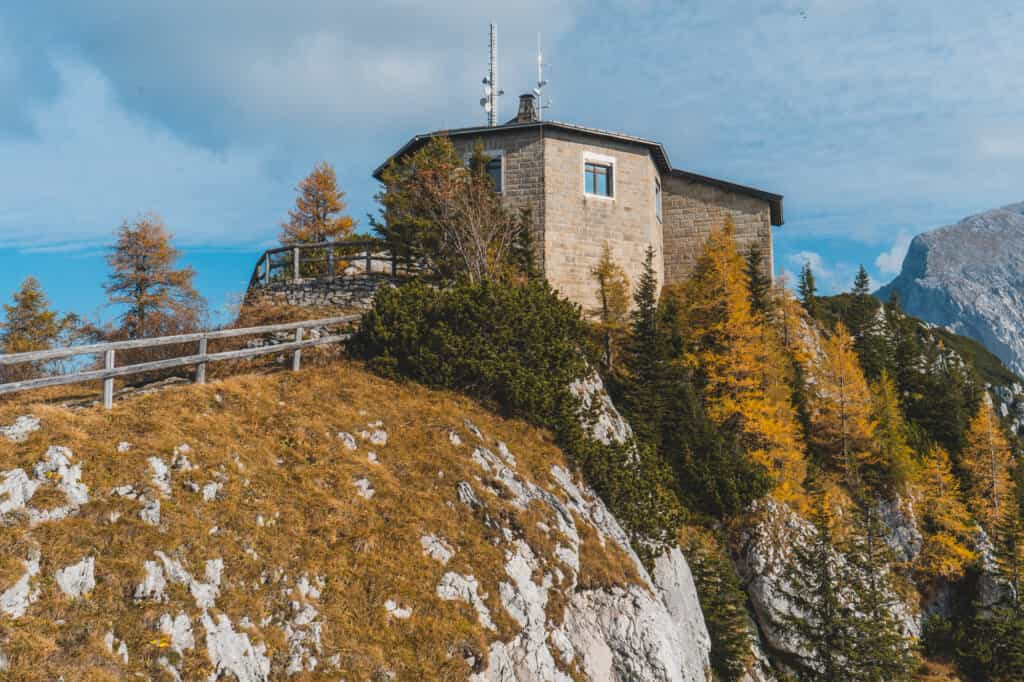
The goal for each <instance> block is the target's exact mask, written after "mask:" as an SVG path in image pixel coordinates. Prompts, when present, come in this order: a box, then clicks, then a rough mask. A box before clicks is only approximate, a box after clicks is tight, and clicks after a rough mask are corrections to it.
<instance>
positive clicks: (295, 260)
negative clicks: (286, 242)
mask: <svg viewBox="0 0 1024 682" xmlns="http://www.w3.org/2000/svg"><path fill="white" fill-rule="evenodd" d="M292 281H293V282H298V281H299V247H297V246H293V247H292Z"/></svg>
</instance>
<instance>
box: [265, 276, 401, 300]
mask: <svg viewBox="0 0 1024 682" xmlns="http://www.w3.org/2000/svg"><path fill="white" fill-rule="evenodd" d="M394 281H396V280H395V279H394V278H392V277H391V275H387V274H382V273H373V274H370V275H364V274H359V275H355V276H352V277H335V278H333V279H328V278H324V279H301V280H299V281H297V282H293V281H291V280H283V281H277V282H271V283H270V284H269V285H268V286H266V287H264V286H259V287H256V288H253V289H251V290H250V291H249V293H248V296H247V297H246V298H247V300H246V302H247V303H271V304H277V305H294V306H303V307H331V308H369V307H370V305H371V304H372V302H373V296H374V294H376V293H377V289H379V288H380V287H382V286H389V285H390V284H391V283H392V282H394Z"/></svg>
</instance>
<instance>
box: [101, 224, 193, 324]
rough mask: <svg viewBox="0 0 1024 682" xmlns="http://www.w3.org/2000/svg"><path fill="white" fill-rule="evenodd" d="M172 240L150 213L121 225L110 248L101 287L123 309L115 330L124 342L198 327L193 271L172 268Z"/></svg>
mask: <svg viewBox="0 0 1024 682" xmlns="http://www.w3.org/2000/svg"><path fill="white" fill-rule="evenodd" d="M171 239H172V235H171V234H170V233H169V232H167V230H166V229H165V228H164V223H163V220H162V219H161V218H160V217H159V216H157V215H155V214H150V215H145V216H142V217H140V218H139V219H137V220H136V221H135V222H134V223H128V221H125V222H124V223H122V224H121V227H120V228H119V229H118V231H117V233H116V242H115V243H114V245H113V246H111V247H110V253H109V255H108V256H107V264H108V265H109V266H110V274H109V276H108V277H107V283H106V284H105V285H104V289H106V292H107V296H108V298H109V299H110V302H111V303H112V304H114V305H119V306H123V308H124V312H122V313H121V315H120V316H119V319H120V322H121V326H120V331H121V333H122V334H123V335H124V336H126V337H127V338H129V339H136V338H142V337H145V336H159V335H161V334H172V333H178V332H183V331H191V330H194V329H196V328H197V327H198V326H199V321H200V315H201V313H202V308H203V299H202V297H201V296H200V295H199V293H198V292H197V291H196V290H195V288H194V287H193V285H192V280H193V279H194V278H195V274H196V273H195V271H194V270H193V269H192V268H190V267H185V268H176V265H177V262H178V259H179V258H180V257H181V252H180V251H178V250H177V249H175V248H174V247H173V246H172V245H171Z"/></svg>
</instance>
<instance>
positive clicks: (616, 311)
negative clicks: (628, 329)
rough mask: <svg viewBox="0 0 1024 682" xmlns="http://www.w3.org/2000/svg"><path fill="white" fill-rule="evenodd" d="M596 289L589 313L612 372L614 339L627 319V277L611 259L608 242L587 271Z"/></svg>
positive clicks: (605, 359) (605, 364) (606, 363)
mask: <svg viewBox="0 0 1024 682" xmlns="http://www.w3.org/2000/svg"><path fill="white" fill-rule="evenodd" d="M590 276H591V277H593V279H594V282H595V283H596V284H597V288H596V289H595V291H594V293H595V294H597V305H596V306H595V307H594V308H593V309H592V310H591V311H590V313H591V315H593V316H594V317H595V318H596V319H597V324H598V328H599V330H600V332H601V337H602V343H603V345H604V358H603V360H604V367H605V369H607V370H610V369H612V363H613V359H614V358H613V352H612V350H613V346H614V337H615V335H616V334H617V333H619V332H621V331H622V329H623V328H624V327H625V324H626V320H627V319H628V317H629V278H628V277H626V272H625V271H624V270H623V269H622V266H620V265H619V264H618V263H616V262H615V259H614V258H612V250H611V247H610V246H609V245H608V242H605V243H604V248H603V249H602V250H601V260H600V261H598V263H597V265H595V266H594V267H593V268H591V270H590Z"/></svg>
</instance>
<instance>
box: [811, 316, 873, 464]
mask: <svg viewBox="0 0 1024 682" xmlns="http://www.w3.org/2000/svg"><path fill="white" fill-rule="evenodd" d="M822 351H823V352H822V356H821V357H820V358H818V360H817V362H816V363H815V364H814V385H813V390H812V395H811V414H810V421H811V423H810V428H811V432H810V434H809V436H810V440H811V443H812V445H813V446H814V448H815V450H816V451H817V452H818V453H819V455H820V456H822V457H823V458H825V460H826V461H830V462H832V463H834V464H835V465H837V466H838V467H839V468H840V469H841V470H842V472H843V476H844V478H845V479H846V482H847V483H849V484H853V483H856V482H857V474H858V470H859V468H860V465H861V464H862V463H864V462H870V461H871V459H872V457H873V455H872V448H873V445H874V443H873V441H872V438H873V435H874V430H875V425H874V422H873V420H872V418H871V408H872V405H871V391H870V390H869V389H868V383H867V380H865V378H864V373H863V372H862V371H861V369H860V365H859V364H858V361H857V354H856V352H855V351H854V350H853V339H852V338H850V334H849V332H847V331H846V328H845V327H844V326H843V325H842V323H840V324H838V325H837V326H836V329H835V331H834V332H833V333H832V335H831V336H829V337H828V338H825V339H823V340H822Z"/></svg>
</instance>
